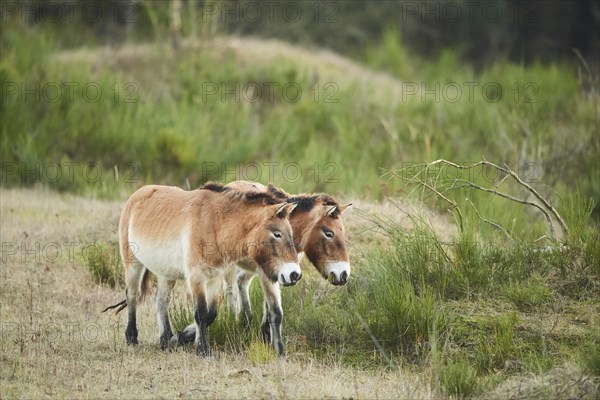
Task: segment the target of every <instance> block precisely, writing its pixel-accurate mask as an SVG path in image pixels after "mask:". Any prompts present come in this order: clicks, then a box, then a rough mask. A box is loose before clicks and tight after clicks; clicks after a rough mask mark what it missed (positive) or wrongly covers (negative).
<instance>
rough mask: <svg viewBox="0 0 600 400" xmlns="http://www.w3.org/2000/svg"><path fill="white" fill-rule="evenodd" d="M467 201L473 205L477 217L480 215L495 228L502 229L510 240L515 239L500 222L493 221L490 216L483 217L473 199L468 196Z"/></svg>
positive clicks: (481, 218) (480, 217)
mask: <svg viewBox="0 0 600 400" xmlns="http://www.w3.org/2000/svg"><path fill="white" fill-rule="evenodd" d="M467 201H468V202H469V204H470V205H471V207H473V210H475V214H477V217H479V219H480V220H482V221H483V222H486V223H488V224H490V225H492V226H493V227H494V228H496V229H498V230H499V231H501V232H502V233H504V235H506V237H507V238H508V239H509V240H510V241H513V242H514V239H513V237H512V235H511V234H510V233H509V232H508V230H507V229H506V228H505V227H503V226H502V225H500V224H499V223H497V222H495V221H492V220H491V219H488V218H483V217H482V216H481V214H480V213H479V210H478V209H477V207H475V204H473V202H472V201H471V199H469V198H467Z"/></svg>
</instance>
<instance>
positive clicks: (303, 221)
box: [290, 212, 317, 251]
mask: <svg viewBox="0 0 600 400" xmlns="http://www.w3.org/2000/svg"><path fill="white" fill-rule="evenodd" d="M316 223H317V219H316V218H315V216H314V214H313V213H312V212H303V213H298V214H294V213H292V215H291V216H290V225H291V226H292V231H293V232H294V245H295V246H296V250H297V251H304V248H305V247H306V243H307V242H308V239H309V238H310V233H311V232H312V230H313V229H314V226H315V224H316Z"/></svg>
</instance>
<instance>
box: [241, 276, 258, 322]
mask: <svg viewBox="0 0 600 400" xmlns="http://www.w3.org/2000/svg"><path fill="white" fill-rule="evenodd" d="M254 276H255V275H251V274H248V273H244V274H241V275H239V276H238V281H237V284H238V290H239V293H240V302H241V305H242V321H243V323H244V329H245V330H246V332H248V331H249V330H250V323H251V322H252V306H251V304H250V283H252V279H253V278H254Z"/></svg>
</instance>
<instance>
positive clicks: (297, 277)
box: [290, 271, 302, 282]
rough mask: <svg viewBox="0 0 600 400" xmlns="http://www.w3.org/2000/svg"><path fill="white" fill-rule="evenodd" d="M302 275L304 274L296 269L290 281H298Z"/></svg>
mask: <svg viewBox="0 0 600 400" xmlns="http://www.w3.org/2000/svg"><path fill="white" fill-rule="evenodd" d="M301 276H302V274H299V273H297V272H296V271H294V272H292V273H291V274H290V281H292V282H298V281H299V280H300V277H301Z"/></svg>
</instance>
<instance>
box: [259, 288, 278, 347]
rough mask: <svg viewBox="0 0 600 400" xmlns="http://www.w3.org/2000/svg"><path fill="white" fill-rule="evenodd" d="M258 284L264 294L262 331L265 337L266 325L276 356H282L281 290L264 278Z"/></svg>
mask: <svg viewBox="0 0 600 400" xmlns="http://www.w3.org/2000/svg"><path fill="white" fill-rule="evenodd" d="M260 283H261V286H262V289H263V292H264V294H265V313H264V315H263V326H262V331H263V334H264V335H265V336H266V331H267V329H266V325H265V324H267V323H268V324H269V328H270V329H269V332H270V336H271V337H270V342H271V344H272V345H273V348H275V350H276V351H277V354H278V355H280V356H283V355H284V351H283V340H282V337H281V321H282V319H283V310H282V308H281V290H280V287H279V283H278V282H272V281H270V280H269V279H268V278H266V277H264V276H261V280H260ZM265 317H266V318H265ZM267 321H268V322H267Z"/></svg>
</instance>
